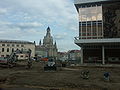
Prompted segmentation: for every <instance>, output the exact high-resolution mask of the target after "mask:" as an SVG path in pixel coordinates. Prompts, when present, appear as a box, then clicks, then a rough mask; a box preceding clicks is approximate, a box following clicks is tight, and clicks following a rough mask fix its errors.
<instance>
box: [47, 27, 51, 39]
mask: <svg viewBox="0 0 120 90" xmlns="http://www.w3.org/2000/svg"><path fill="white" fill-rule="evenodd" d="M46 36H47V37H50V36H51V34H50V27H49V26H48V28H47V33H46Z"/></svg>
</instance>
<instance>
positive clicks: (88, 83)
mask: <svg viewBox="0 0 120 90" xmlns="http://www.w3.org/2000/svg"><path fill="white" fill-rule="evenodd" d="M83 70H89V72H90V73H89V75H90V77H89V79H87V80H85V79H82V78H81V75H80V74H81V71H83ZM104 72H109V73H110V81H109V82H107V81H104V79H103V74H104ZM0 88H1V89H0V90H120V67H114V68H111V67H109V68H107V67H100V68H99V67H90V66H89V67H83V66H82V67H80V66H79V67H75V66H74V67H67V68H60V67H59V68H58V70H57V71H51V72H44V70H43V64H41V63H40V62H34V63H33V67H32V69H26V67H14V68H0Z"/></svg>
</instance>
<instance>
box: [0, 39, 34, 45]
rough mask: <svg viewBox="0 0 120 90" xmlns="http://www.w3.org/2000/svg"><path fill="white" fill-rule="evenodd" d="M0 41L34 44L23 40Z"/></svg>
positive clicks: (2, 41) (1, 41) (0, 41)
mask: <svg viewBox="0 0 120 90" xmlns="http://www.w3.org/2000/svg"><path fill="white" fill-rule="evenodd" d="M0 43H19V44H34V43H33V42H29V41H23V40H0Z"/></svg>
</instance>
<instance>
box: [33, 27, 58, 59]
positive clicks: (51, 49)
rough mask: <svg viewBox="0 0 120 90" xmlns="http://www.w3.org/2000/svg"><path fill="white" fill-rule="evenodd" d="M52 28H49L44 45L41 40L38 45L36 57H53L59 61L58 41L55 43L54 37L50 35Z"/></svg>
mask: <svg viewBox="0 0 120 90" xmlns="http://www.w3.org/2000/svg"><path fill="white" fill-rule="evenodd" d="M50 31H51V30H50V27H48V28H47V33H46V35H45V36H44V39H43V43H42V42H41V40H40V41H39V45H36V48H35V51H36V55H37V56H39V57H41V58H44V57H52V58H55V59H57V52H58V49H57V45H56V41H55V42H53V37H52V36H51V33H50Z"/></svg>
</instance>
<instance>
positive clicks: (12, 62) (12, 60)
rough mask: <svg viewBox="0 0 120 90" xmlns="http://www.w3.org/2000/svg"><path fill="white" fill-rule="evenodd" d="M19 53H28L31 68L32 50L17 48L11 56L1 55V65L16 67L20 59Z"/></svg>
mask: <svg viewBox="0 0 120 90" xmlns="http://www.w3.org/2000/svg"><path fill="white" fill-rule="evenodd" d="M17 54H28V64H27V66H28V68H31V65H32V64H31V63H32V61H31V58H30V57H31V50H30V49H29V50H19V49H17V50H16V51H14V52H12V53H11V54H10V56H9V57H0V66H1V67H9V68H12V67H15V66H16V63H17V61H18V56H17Z"/></svg>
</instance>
